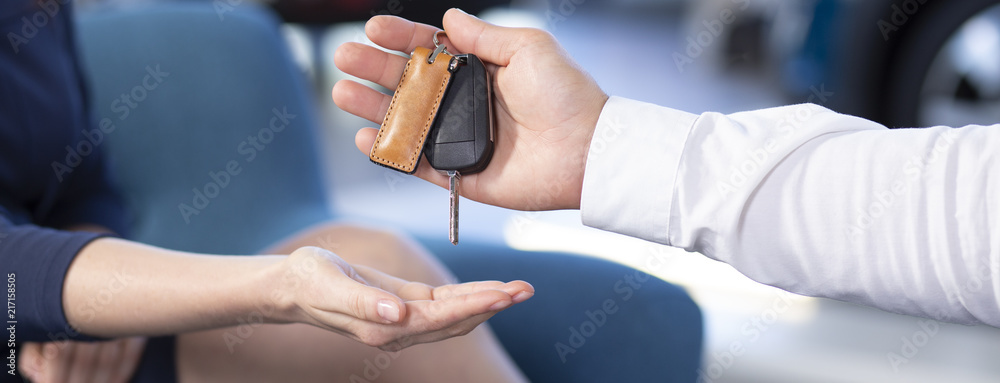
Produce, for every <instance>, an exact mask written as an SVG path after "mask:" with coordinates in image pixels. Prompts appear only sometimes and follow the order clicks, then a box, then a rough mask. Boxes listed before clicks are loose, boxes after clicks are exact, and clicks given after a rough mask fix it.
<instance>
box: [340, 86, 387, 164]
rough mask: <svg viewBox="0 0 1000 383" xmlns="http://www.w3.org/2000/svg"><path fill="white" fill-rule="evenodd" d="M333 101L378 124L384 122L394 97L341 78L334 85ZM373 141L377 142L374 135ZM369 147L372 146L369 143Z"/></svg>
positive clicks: (342, 107)
mask: <svg viewBox="0 0 1000 383" xmlns="http://www.w3.org/2000/svg"><path fill="white" fill-rule="evenodd" d="M332 96H333V102H334V103H335V104H337V107H339V108H340V109H343V110H344V111H345V112H347V113H350V114H353V115H355V116H358V117H361V118H364V119H366V120H368V121H371V122H374V123H376V124H381V123H382V118H383V117H385V111H386V110H388V109H389V103H390V102H392V97H390V96H389V95H385V94H382V92H379V91H377V90H375V89H372V88H369V87H367V86H364V85H361V84H358V83H356V82H354V81H351V80H340V81H337V84H335V85H334V86H333V94H332ZM372 142H375V138H374V136H373V137H372ZM369 148H371V146H370V145H369Z"/></svg>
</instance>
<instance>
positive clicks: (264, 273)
mask: <svg viewBox="0 0 1000 383" xmlns="http://www.w3.org/2000/svg"><path fill="white" fill-rule="evenodd" d="M254 258H259V259H260V260H259V263H260V265H261V266H260V268H259V269H258V270H257V272H255V273H251V275H250V276H249V278H248V282H249V286H248V288H247V291H251V292H252V293H251V296H250V300H251V302H252V307H251V308H250V312H249V313H248V314H250V315H254V316H256V315H260V316H261V317H262V318H263V320H264V321H265V322H267V323H279V324H284V323H294V322H297V320H296V318H297V316H296V313H297V312H298V306H297V305H296V303H295V302H296V300H295V296H294V292H295V289H294V287H295V286H293V285H292V283H290V282H292V281H293V280H294V278H293V274H292V273H291V272H290V268H289V267H288V263H289V259H288V258H289V257H288V256H283V255H276V256H255V257H254ZM255 312H256V313H259V314H254V313H255Z"/></svg>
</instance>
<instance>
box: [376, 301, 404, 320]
mask: <svg viewBox="0 0 1000 383" xmlns="http://www.w3.org/2000/svg"><path fill="white" fill-rule="evenodd" d="M378 316H380V317H382V320H384V321H386V322H389V323H396V322H398V321H399V307H397V306H396V303H395V302H393V301H390V300H387V299H383V300H380V301H378Z"/></svg>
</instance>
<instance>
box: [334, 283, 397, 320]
mask: <svg viewBox="0 0 1000 383" xmlns="http://www.w3.org/2000/svg"><path fill="white" fill-rule="evenodd" d="M352 285H353V287H351V288H350V290H349V291H347V292H346V294H340V296H341V297H343V299H344V302H341V303H342V304H341V307H342V308H343V309H342V310H341V311H342V312H343V313H345V314H348V315H350V316H353V317H355V318H358V319H361V320H365V321H369V322H376V323H396V322H399V321H400V320H401V319H402V318H403V317H405V316H406V305H404V304H403V302H402V300H401V299H399V297H397V296H395V295H393V294H390V293H388V292H386V291H385V290H381V289H378V288H375V287H371V286H367V285H364V284H362V283H352Z"/></svg>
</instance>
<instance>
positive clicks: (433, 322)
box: [379, 290, 513, 351]
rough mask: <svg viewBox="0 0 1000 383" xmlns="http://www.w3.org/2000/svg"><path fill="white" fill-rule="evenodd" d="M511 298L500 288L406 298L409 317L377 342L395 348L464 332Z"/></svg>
mask: <svg viewBox="0 0 1000 383" xmlns="http://www.w3.org/2000/svg"><path fill="white" fill-rule="evenodd" d="M512 304H513V300H512V299H511V297H510V295H507V293H505V292H503V291H500V290H485V291H479V292H476V293H473V294H466V295H461V296H456V297H452V298H450V299H444V300H433V301H412V302H407V306H408V311H409V313H410V314H409V317H408V318H406V320H405V321H404V322H401V324H402V325H403V327H401V328H396V329H393V330H394V331H395V332H396V333H397V335H396V336H394V337H393V339H394V340H393V341H391V342H388V343H386V344H384V345H381V346H379V348H381V349H383V350H389V351H395V350H400V349H403V348H406V347H409V346H412V345H414V344H419V343H428V342H436V341H439V340H444V339H448V338H451V337H455V336H462V335H465V334H468V333H469V331H472V330H473V329H474V328H476V326H478V325H480V324H481V323H483V322H484V321H486V320H487V319H489V318H490V317H492V316H493V315H495V314H496V313H498V312H500V311H502V310H504V309H506V308H508V307H510V306H511V305H512Z"/></svg>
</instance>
